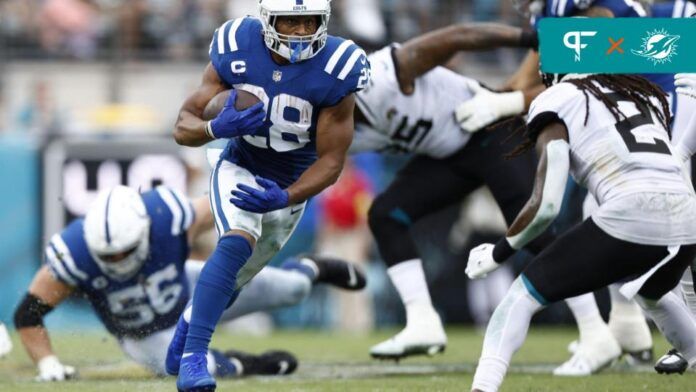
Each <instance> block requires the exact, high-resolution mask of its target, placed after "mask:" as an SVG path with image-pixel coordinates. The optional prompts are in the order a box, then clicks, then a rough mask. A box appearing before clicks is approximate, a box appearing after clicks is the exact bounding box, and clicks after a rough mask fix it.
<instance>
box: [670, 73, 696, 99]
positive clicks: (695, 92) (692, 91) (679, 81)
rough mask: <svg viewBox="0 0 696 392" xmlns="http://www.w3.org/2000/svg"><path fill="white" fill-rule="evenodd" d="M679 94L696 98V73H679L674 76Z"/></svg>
mask: <svg viewBox="0 0 696 392" xmlns="http://www.w3.org/2000/svg"><path fill="white" fill-rule="evenodd" d="M674 86H675V87H676V88H677V89H676V91H677V94H682V95H686V96H689V97H691V98H696V73H678V74H676V75H674Z"/></svg>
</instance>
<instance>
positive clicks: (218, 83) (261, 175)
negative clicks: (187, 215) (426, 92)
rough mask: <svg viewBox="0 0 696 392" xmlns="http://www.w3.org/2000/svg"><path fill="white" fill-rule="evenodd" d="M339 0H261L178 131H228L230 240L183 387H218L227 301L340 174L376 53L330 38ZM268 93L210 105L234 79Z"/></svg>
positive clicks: (229, 33) (184, 137) (182, 326)
mask: <svg viewBox="0 0 696 392" xmlns="http://www.w3.org/2000/svg"><path fill="white" fill-rule="evenodd" d="M330 14H331V6H330V1H329V0H302V1H298V0H261V1H260V2H259V17H258V18H253V17H246V18H240V19H236V20H230V21H228V22H226V23H225V24H223V25H222V26H221V27H220V28H219V29H218V30H217V31H216V32H215V33H214V35H213V40H212V42H211V45H210V63H209V64H208V66H207V67H206V69H205V71H204V74H203V82H202V84H201V85H200V87H198V89H197V90H196V91H195V92H194V93H193V94H192V95H191V96H189V98H188V99H187V100H186V101H185V102H184V104H183V106H182V108H181V111H180V113H179V118H178V120H177V122H176V126H175V130H174V137H175V139H176V141H177V142H178V143H180V144H183V145H187V146H200V145H202V144H205V143H207V142H209V141H211V140H214V139H219V138H224V139H228V144H227V147H226V149H225V151H224V152H223V153H222V155H221V156H220V159H219V161H218V163H217V165H216V167H215V169H214V171H213V173H212V177H211V182H210V183H211V190H210V197H211V204H212V209H213V211H214V213H215V220H216V226H217V229H218V233H219V235H220V239H219V241H218V244H217V247H216V249H215V251H214V252H213V254H212V255H211V256H210V258H209V259H208V262H207V263H206V264H205V267H204V268H203V271H202V273H201V277H200V279H199V281H198V283H197V285H196V288H195V292H194V296H193V306H192V310H191V319H190V323H189V322H187V321H186V320H184V319H183V318H181V319H180V322H179V324H178V327H177V333H176V335H175V337H174V339H173V340H172V342H171V344H170V347H169V355H168V356H167V370H168V372H170V373H171V374H177V373H178V375H179V377H178V379H177V387H178V388H179V390H183V391H194V390H214V389H215V387H216V384H215V379H214V378H213V377H211V376H210V374H208V371H207V366H206V356H205V353H206V352H207V349H208V345H209V342H210V338H211V336H212V334H213V331H214V328H215V325H216V324H217V321H218V319H219V318H220V315H221V314H222V312H223V311H224V309H225V308H226V307H227V306H229V305H230V304H231V303H233V302H234V300H235V298H236V296H237V293H238V292H239V289H240V288H241V287H243V286H244V285H245V284H246V283H247V282H248V281H249V279H251V277H253V276H254V275H255V274H256V273H257V272H258V271H259V270H260V269H261V268H262V267H263V266H264V265H265V264H266V263H267V262H268V260H269V259H270V258H271V257H272V256H273V255H274V254H275V253H276V252H277V251H278V249H280V248H281V247H282V246H283V244H284V243H285V242H286V241H287V239H288V237H289V236H290V235H291V234H292V231H293V230H294V228H295V226H296V224H297V222H298V221H299V219H300V217H301V216H302V211H303V209H304V206H305V202H306V200H307V199H308V198H309V197H311V196H314V195H316V194H317V193H319V192H321V191H322V190H323V189H325V188H326V187H327V186H329V185H331V184H332V183H333V182H335V181H336V179H337V178H338V176H339V174H340V172H341V169H342V167H343V163H344V160H345V156H346V152H347V150H348V147H349V145H350V142H351V139H352V133H353V107H354V105H355V99H354V97H353V93H354V92H355V91H358V90H360V89H362V88H363V87H364V86H366V85H367V83H368V82H369V77H370V67H369V63H368V61H367V57H366V55H365V52H364V51H363V50H362V49H360V48H359V47H358V46H357V45H355V44H354V43H353V42H352V41H348V40H344V39H342V38H338V37H333V36H329V35H328V32H327V27H328V21H329V17H330ZM229 88H234V89H241V90H246V91H249V92H252V93H253V94H255V95H256V96H257V97H258V98H259V99H260V101H261V102H259V103H257V104H256V105H254V106H252V107H250V108H248V109H245V110H241V111H237V110H236V109H235V108H234V102H235V99H236V93H235V92H234V91H233V92H232V93H231V94H230V97H229V100H228V104H227V105H226V106H225V108H224V109H223V110H222V111H221V112H220V114H219V115H218V116H217V117H216V118H215V119H213V120H211V121H205V120H203V118H202V115H203V111H204V108H205V106H206V104H207V103H208V102H209V101H210V100H211V99H212V98H213V97H214V96H215V95H217V94H218V93H219V92H221V91H223V90H226V89H229Z"/></svg>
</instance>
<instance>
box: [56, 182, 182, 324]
mask: <svg viewBox="0 0 696 392" xmlns="http://www.w3.org/2000/svg"><path fill="white" fill-rule="evenodd" d="M142 198H143V201H144V202H145V207H146V209H147V213H148V215H149V216H150V220H151V226H150V255H149V258H148V260H147V261H146V262H145V264H144V265H143V267H142V268H141V270H140V271H139V272H138V273H137V274H136V275H135V276H134V277H132V278H130V279H128V280H126V281H118V280H114V279H111V278H109V276H107V275H105V274H104V273H103V272H102V271H101V269H100V268H99V266H98V265H97V263H96V262H95V261H94V259H93V258H92V256H91V255H90V253H89V250H88V248H87V242H86V241H85V238H84V232H83V230H84V219H82V218H80V219H76V220H74V221H72V222H71V223H70V224H68V226H66V227H65V229H63V231H62V232H60V233H59V234H56V235H54V236H53V237H52V238H51V240H50V242H49V244H48V246H47V247H46V255H45V262H46V264H47V265H48V267H49V269H50V270H51V272H52V273H53V276H55V277H56V278H57V279H58V280H60V281H62V282H63V283H65V284H67V285H69V286H71V287H74V288H75V289H76V290H77V291H78V292H80V293H82V294H84V295H85V296H86V298H87V299H88V300H89V302H90V303H91V304H92V306H93V307H94V309H95V310H96V312H97V315H98V316H99V318H100V319H101V321H102V323H103V324H104V326H105V327H106V329H107V330H108V331H109V332H111V333H112V334H114V335H115V336H117V337H123V336H129V337H135V338H142V337H144V336H147V335H149V334H151V333H153V332H156V331H160V330H162V329H166V328H168V327H171V326H172V325H174V324H176V321H177V319H178V317H179V315H180V314H181V312H183V310H184V307H185V306H186V303H187V302H188V298H189V287H188V281H187V279H186V275H185V273H184V262H185V261H186V259H187V257H188V255H189V246H188V242H187V238H186V230H187V229H188V228H189V226H190V225H191V223H192V222H193V220H194V213H193V208H192V207H191V204H190V203H189V201H188V199H187V198H186V197H184V196H183V195H181V194H180V193H179V192H176V191H173V190H172V189H169V188H167V187H163V186H160V187H157V188H156V189H154V190H152V191H149V192H147V193H144V194H142Z"/></svg>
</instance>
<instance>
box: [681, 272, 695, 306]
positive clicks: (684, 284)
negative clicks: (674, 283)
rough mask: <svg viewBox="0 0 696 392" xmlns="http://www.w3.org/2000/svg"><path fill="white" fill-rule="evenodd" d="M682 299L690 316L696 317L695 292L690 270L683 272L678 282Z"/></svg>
mask: <svg viewBox="0 0 696 392" xmlns="http://www.w3.org/2000/svg"><path fill="white" fill-rule="evenodd" d="M679 287H681V293H682V297H683V298H684V302H686V306H688V307H689V309H690V310H691V314H692V315H694V316H696V292H694V279H693V275H692V272H691V269H690V268H687V269H686V271H685V272H684V276H683V277H682V279H681V281H679Z"/></svg>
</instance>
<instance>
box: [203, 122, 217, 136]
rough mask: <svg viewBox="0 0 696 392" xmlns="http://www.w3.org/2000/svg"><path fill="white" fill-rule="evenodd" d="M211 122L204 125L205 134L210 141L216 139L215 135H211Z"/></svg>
mask: <svg viewBox="0 0 696 392" xmlns="http://www.w3.org/2000/svg"><path fill="white" fill-rule="evenodd" d="M212 122H213V121H212V120H211V121H208V122H207V123H205V134H206V135H208V137H209V138H211V139H217V138H216V137H215V135H214V134H213V127H212V125H211V124H210V123H212Z"/></svg>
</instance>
